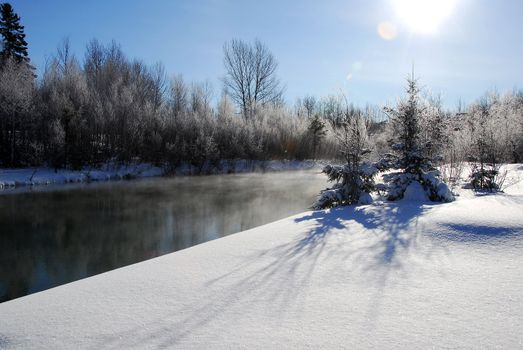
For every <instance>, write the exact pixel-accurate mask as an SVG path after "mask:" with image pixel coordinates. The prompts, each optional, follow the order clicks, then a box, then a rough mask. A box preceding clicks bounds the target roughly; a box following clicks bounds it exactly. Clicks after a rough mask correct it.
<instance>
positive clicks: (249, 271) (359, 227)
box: [103, 202, 434, 348]
mask: <svg viewBox="0 0 523 350" xmlns="http://www.w3.org/2000/svg"><path fill="white" fill-rule="evenodd" d="M433 206H434V205H431V204H427V203H421V202H420V203H407V202H399V203H385V204H376V205H369V206H363V207H340V208H334V209H331V210H325V211H314V212H310V213H308V214H306V215H304V216H301V217H297V218H295V219H294V222H295V224H296V225H291V227H292V228H291V229H292V230H293V233H292V234H293V235H294V238H293V239H291V240H290V241H288V242H286V243H282V244H279V245H274V246H272V247H271V248H269V249H263V250H259V249H256V247H254V249H252V253H246V254H245V255H241V257H240V259H239V260H238V261H239V263H238V265H237V266H236V267H235V268H233V269H232V270H229V271H227V272H226V273H224V274H222V275H219V276H216V277H214V278H212V279H209V280H207V281H206V282H204V283H203V285H202V288H201V291H202V292H203V293H204V294H205V295H199V296H198V298H196V299H197V300H194V301H192V302H189V303H187V304H185V305H184V306H181V307H179V308H178V307H176V308H173V311H172V312H171V313H169V314H168V315H167V316H164V317H161V318H158V319H157V320H155V321H154V322H152V323H151V324H148V327H147V328H148V330H147V331H144V330H143V329H142V327H136V328H135V329H130V330H128V331H126V332H124V333H120V334H111V335H110V336H107V337H106V338H105V339H104V340H103V344H105V347H106V348H113V347H114V348H121V347H126V348H130V347H131V344H125V339H127V338H128V337H127V335H133V337H131V338H132V339H133V344H151V343H155V345H154V347H156V348H169V347H172V346H175V345H178V346H183V344H184V341H185V340H187V339H189V337H190V336H191V335H192V334H194V332H196V331H197V330H198V329H201V328H202V327H204V326H205V325H206V324H209V323H210V322H212V321H215V320H216V322H220V321H218V320H220V318H221V316H222V315H223V314H229V316H228V317H231V316H230V315H234V316H232V317H234V318H241V317H244V316H245V313H246V312H248V311H246V310H248V308H249V305H250V304H251V303H256V302H258V301H260V300H266V301H267V302H269V303H270V304H271V309H273V308H274V309H275V310H277V311H276V312H279V313H281V314H282V316H283V314H284V313H286V312H287V311H291V312H292V313H296V314H299V313H301V312H305V311H304V308H303V303H304V302H305V300H306V296H307V293H308V292H309V290H310V287H311V285H313V284H314V285H318V284H321V283H322V282H323V278H327V279H326V280H325V282H327V283H328V282H329V281H330V282H331V283H332V281H338V280H340V279H343V278H347V276H348V275H347V273H348V272H349V271H350V270H353V271H356V270H357V271H356V272H357V273H356V274H364V275H366V276H367V277H365V278H366V279H367V278H368V279H370V280H371V283H372V282H374V283H375V285H376V288H374V289H373V290H372V289H371V290H369V293H374V294H372V300H371V302H370V305H371V306H370V307H371V309H370V310H369V311H368V315H367V318H366V319H367V321H368V322H370V323H371V326H372V324H374V323H375V320H376V319H377V318H378V316H379V313H380V311H381V309H382V308H381V305H380V301H381V299H382V298H381V296H382V294H383V291H384V289H385V288H386V287H387V285H388V282H389V275H390V274H391V273H392V272H394V271H396V270H401V268H402V266H403V265H402V264H403V259H407V258H408V254H406V253H407V252H408V250H409V249H410V248H411V247H412V246H413V244H414V242H415V239H416V236H417V233H418V232H419V231H420V229H418V225H419V222H418V217H419V216H420V215H421V214H422V213H423V212H424V211H426V210H430V208H432V207H433ZM413 228H414V229H413ZM294 231H296V233H294ZM282 233H283V232H282ZM325 262H328V263H325ZM317 269H321V270H320V271H317ZM348 292H349V291H348ZM174 309H176V310H174ZM181 315H183V316H182V317H180V316H181ZM271 317H278V315H274V314H273V315H271ZM137 335H138V337H139V338H141V339H138V340H137V339H136V336H137ZM122 342H123V343H122Z"/></svg>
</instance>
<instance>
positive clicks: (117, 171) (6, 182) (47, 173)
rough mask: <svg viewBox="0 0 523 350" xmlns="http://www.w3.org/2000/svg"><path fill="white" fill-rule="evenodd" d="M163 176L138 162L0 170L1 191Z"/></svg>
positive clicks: (254, 164) (300, 165)
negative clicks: (26, 187) (56, 168)
mask: <svg viewBox="0 0 523 350" xmlns="http://www.w3.org/2000/svg"><path fill="white" fill-rule="evenodd" d="M313 168H318V169H319V168H321V163H320V162H315V161H311V160H306V161H285V160H271V161H249V160H235V161H222V162H220V164H219V165H218V166H215V167H211V166H210V165H206V166H205V167H203V168H197V167H195V166H190V165H188V164H184V165H181V166H179V167H177V168H176V169H175V170H174V171H171V172H169V173H170V174H173V175H195V174H201V173H204V174H227V173H246V172H256V171H285V170H305V169H313ZM164 174H166V171H165V169H163V168H161V167H156V166H153V165H151V164H146V163H141V164H137V165H112V164H110V165H105V166H103V167H101V168H98V169H87V168H86V169H83V170H64V169H60V170H56V171H55V170H54V169H51V168H22V169H0V190H2V189H7V188H15V187H20V186H36V185H50V184H65V183H81V182H91V181H109V180H122V179H134V178H142V177H152V176H162V175H164Z"/></svg>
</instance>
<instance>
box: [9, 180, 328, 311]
mask: <svg viewBox="0 0 523 350" xmlns="http://www.w3.org/2000/svg"><path fill="white" fill-rule="evenodd" d="M325 186H326V178H325V176H322V175H321V174H319V173H318V171H293V172H283V173H265V174H249V175H217V176H203V177H177V178H154V179H147V180H137V181H123V182H107V183H95V184H86V185H72V186H69V185H65V186H60V187H55V188H49V187H39V188H35V189H36V191H34V190H33V191H27V190H26V192H23V193H16V194H9V193H3V194H0V302H2V301H6V300H10V299H13V298H17V297H21V296H24V295H27V294H31V293H35V292H38V291H41V290H44V289H48V288H51V287H54V286H58V285H60V284H64V283H68V282H71V281H75V280H78V279H81V278H85V277H89V276H92V275H95V274H98V273H102V272H105V271H109V270H112V269H115V268H118V267H121V266H125V265H129V264H132V263H136V262H139V261H143V260H146V259H150V258H153V257H156V256H159V255H162V254H166V253H170V252H173V251H176V250H180V249H183V248H187V247H190V246H193V245H196V244H198V243H202V242H205V241H209V240H212V239H216V238H219V237H223V236H226V235H229V234H231V233H235V232H239V231H243V230H246V229H249V228H252V227H255V226H259V225H262V224H266V223H269V222H271V221H275V220H278V219H281V218H284V217H287V216H289V215H293V214H297V213H299V212H302V211H305V210H307V209H308V208H309V207H310V205H311V204H312V202H313V201H314V199H315V197H316V195H317V194H318V192H319V190H320V189H322V188H325Z"/></svg>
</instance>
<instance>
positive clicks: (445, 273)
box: [0, 165, 523, 349]
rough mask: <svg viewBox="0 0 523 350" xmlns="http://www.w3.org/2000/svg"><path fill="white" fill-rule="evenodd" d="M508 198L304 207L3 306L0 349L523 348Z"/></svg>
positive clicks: (519, 240)
mask: <svg viewBox="0 0 523 350" xmlns="http://www.w3.org/2000/svg"><path fill="white" fill-rule="evenodd" d="M511 169H512V170H513V172H512V175H511V180H510V186H507V188H506V193H505V194H498V195H483V196H474V195H472V194H471V193H470V192H469V191H468V190H463V191H462V193H461V195H460V196H459V197H458V198H457V200H456V201H455V202H452V203H447V204H431V203H427V202H414V201H411V202H408V201H400V202H397V203H381V204H380V203H378V204H376V205H369V206H362V207H358V208H354V207H345V208H340V209H334V210H330V211H314V212H306V213H303V214H299V215H297V216H294V217H290V218H287V219H284V220H280V221H278V222H274V223H271V224H268V225H265V226H261V227H258V228H255V229H252V230H249V231H244V232H241V233H238V234H235V235H231V236H228V237H225V238H221V239H218V240H215V241H211V242H208V243H204V244H201V245H198V246H195V247H192V248H189V249H186V250H182V251H179V252H176V253H173V254H168V255H165V256H163V257H160V258H156V259H152V260H149V261H146V262H143V263H139V264H136V265H131V266H128V267H125V268H122V269H119V270H115V271H112V272H108V273H105V274H101V275H97V276H95V277H91V278H88V279H84V280H81V281H78V282H74V283H71V284H68V285H64V286H61V287H57V288H54V289H50V290H47V291H44V292H41V293H37V294H33V295H30V296H27V297H23V298H20V299H15V300H12V301H9V302H6V303H3V304H0V348H6V349H32V348H38V349H41V348H44V349H70V348H88V349H98V348H109V349H121V348H125V349H128V348H136V349H143V348H170V347H177V348H202V349H208V348H314V349H316V348H325V349H327V348H329V349H330V348H354V349H356V348H357V349H361V348H374V349H376V348H386V349H391V348H396V349H404V348H411V349H419V348H424V349H425V348H471V349H476V348H488V349H490V348H504V349H517V348H522V347H523V333H522V332H521V329H523V278H522V276H523V255H522V254H521V252H522V251H523V215H522V213H523V182H522V181H521V179H523V177H522V176H521V175H522V174H523V166H521V165H519V166H518V165H513V166H511Z"/></svg>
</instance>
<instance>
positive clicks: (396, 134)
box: [378, 76, 454, 202]
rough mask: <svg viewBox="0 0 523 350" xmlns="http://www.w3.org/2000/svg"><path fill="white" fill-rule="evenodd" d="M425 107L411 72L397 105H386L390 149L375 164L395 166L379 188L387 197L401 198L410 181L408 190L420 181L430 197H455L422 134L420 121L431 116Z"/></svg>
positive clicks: (446, 200)
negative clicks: (404, 92)
mask: <svg viewBox="0 0 523 350" xmlns="http://www.w3.org/2000/svg"><path fill="white" fill-rule="evenodd" d="M428 108H429V106H428V104H427V102H426V101H424V100H422V98H421V97H420V90H419V88H418V83H417V81H416V80H415V79H414V76H411V77H409V78H408V79H407V96H406V98H404V99H402V100H400V101H399V102H398V104H397V106H396V108H388V107H387V108H385V113H386V114H387V115H388V116H389V124H390V128H391V129H390V130H391V139H390V148H391V150H392V153H391V154H388V155H386V157H385V158H384V159H382V161H381V162H379V164H378V167H379V168H380V169H381V170H385V169H390V168H392V169H395V170H394V171H392V172H391V173H388V174H386V175H384V177H383V179H384V181H385V186H383V187H382V188H383V189H385V190H386V192H387V199H389V200H397V199H401V198H403V197H404V195H405V192H406V191H407V190H408V189H409V187H410V185H411V184H412V187H410V189H409V191H410V190H411V189H414V188H416V186H418V187H419V185H421V186H422V188H423V190H424V191H425V194H426V196H427V197H428V198H429V199H430V200H432V201H444V202H449V201H452V200H454V196H453V195H452V192H451V191H450V189H449V188H448V186H447V185H446V184H445V183H444V182H442V181H441V179H440V172H439V171H438V170H436V169H435V168H434V167H433V158H432V157H431V153H432V147H427V143H426V142H425V141H424V140H423V137H422V135H423V129H422V121H423V120H427V118H430V117H431V114H427V113H428ZM431 122H438V121H437V120H432V121H431ZM429 124H430V123H429ZM429 151H430V152H429ZM416 183H418V184H419V185H416Z"/></svg>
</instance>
